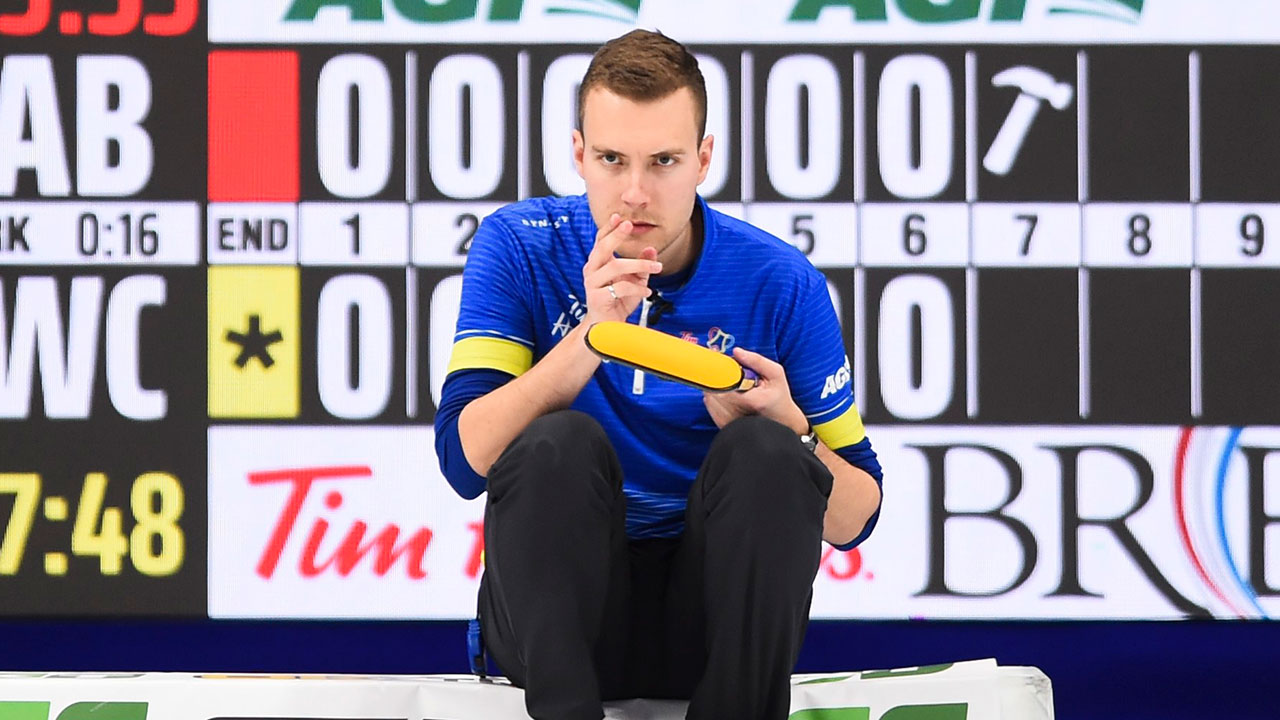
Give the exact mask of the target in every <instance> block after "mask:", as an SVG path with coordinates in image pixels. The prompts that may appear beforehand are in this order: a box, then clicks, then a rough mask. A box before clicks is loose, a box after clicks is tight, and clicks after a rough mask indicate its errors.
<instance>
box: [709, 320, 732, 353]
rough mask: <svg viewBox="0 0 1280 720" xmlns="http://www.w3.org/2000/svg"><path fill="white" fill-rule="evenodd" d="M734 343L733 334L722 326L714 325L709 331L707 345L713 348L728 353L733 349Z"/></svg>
mask: <svg viewBox="0 0 1280 720" xmlns="http://www.w3.org/2000/svg"><path fill="white" fill-rule="evenodd" d="M733 344H734V343H733V336H732V335H730V334H729V333H727V332H725V331H723V330H721V329H720V328H718V327H713V328H711V329H710V330H708V331H707V347H709V348H711V349H712V350H715V351H717V352H722V353H725V354H726V355H727V354H729V353H730V352H732V351H733Z"/></svg>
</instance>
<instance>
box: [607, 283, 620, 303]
mask: <svg viewBox="0 0 1280 720" xmlns="http://www.w3.org/2000/svg"><path fill="white" fill-rule="evenodd" d="M604 289H605V290H608V291H609V297H611V298H613V299H614V300H617V299H618V293H616V292H614V290H613V283H609V284H608V285H605V286H604Z"/></svg>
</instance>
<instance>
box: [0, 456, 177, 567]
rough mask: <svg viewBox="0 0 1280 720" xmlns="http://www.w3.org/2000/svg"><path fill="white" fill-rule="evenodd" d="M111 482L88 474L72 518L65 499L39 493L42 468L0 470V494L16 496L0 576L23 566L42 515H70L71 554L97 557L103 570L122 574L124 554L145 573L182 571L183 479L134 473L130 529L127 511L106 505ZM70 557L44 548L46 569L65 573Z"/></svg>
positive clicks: (50, 518)
mask: <svg viewBox="0 0 1280 720" xmlns="http://www.w3.org/2000/svg"><path fill="white" fill-rule="evenodd" d="M107 483H108V478H107V475H106V473H102V472H90V473H87V474H85V476H84V482H83V483H82V484H81V486H80V497H79V499H78V500H76V502H75V504H74V518H72V512H71V510H72V507H71V506H69V505H68V501H67V498H65V497H61V496H58V495H48V496H44V497H43V498H42V497H41V486H42V484H43V483H42V479H41V476H40V475H39V474H38V473H0V496H3V495H12V496H13V511H12V512H11V513H10V514H9V519H8V521H7V522H6V523H5V525H4V534H3V535H2V536H0V576H4V575H16V574H17V573H18V571H19V570H20V569H21V567H22V563H23V562H24V560H25V559H26V558H25V557H24V555H25V554H26V549H27V539H28V538H29V537H30V536H31V530H32V528H33V527H34V526H35V523H36V522H37V521H38V520H41V519H43V521H45V522H48V523H62V522H65V521H67V520H68V519H72V524H71V534H70V537H69V540H70V543H69V544H70V550H71V553H72V554H73V555H75V556H77V557H97V558H98V568H99V572H100V573H101V574H102V575H119V574H120V573H121V572H122V570H123V569H124V562H125V560H124V558H125V556H126V555H127V556H128V557H129V562H130V563H131V564H132V566H133V568H134V569H135V570H136V571H138V572H139V573H141V574H143V575H147V576H151V577H164V576H168V575H173V574H174V573H176V572H178V570H179V569H181V568H182V563H183V559H184V556H185V554H186V540H185V536H184V534H183V532H182V526H181V525H180V524H179V520H180V519H181V518H182V511H183V507H184V505H185V496H184V493H183V490H182V483H180V482H179V481H178V479H177V478H176V477H174V476H173V475H170V474H168V473H164V472H147V473H142V474H141V475H138V476H137V477H136V478H134V480H133V485H132V487H131V489H130V493H129V510H130V512H131V513H132V515H133V520H134V524H133V527H132V530H131V531H130V532H129V533H128V534H126V533H125V524H124V512H123V511H122V510H121V509H120V508H118V507H111V506H105V502H104V500H105V497H106V492H107ZM42 501H43V502H42ZM67 561H68V558H67V556H66V554H64V553H60V552H48V553H45V555H44V570H45V574H46V575H65V574H66V573H67V564H68V563H67Z"/></svg>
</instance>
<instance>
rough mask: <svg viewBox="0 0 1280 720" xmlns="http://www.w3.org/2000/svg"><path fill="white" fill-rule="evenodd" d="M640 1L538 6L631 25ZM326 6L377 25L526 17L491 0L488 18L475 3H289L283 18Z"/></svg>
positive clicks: (511, 3) (515, 3)
mask: <svg viewBox="0 0 1280 720" xmlns="http://www.w3.org/2000/svg"><path fill="white" fill-rule="evenodd" d="M641 2H643V0H545V2H538V0H535V2H534V3H533V4H535V5H539V6H541V10H542V12H543V13H544V14H547V15H579V16H588V17H596V18H601V19H604V20H616V21H618V22H622V23H629V24H630V23H635V22H636V20H637V19H638V18H639V16H640V3H641ZM327 7H337V8H345V9H346V11H347V12H348V13H349V15H350V19H351V20H362V21H369V22H379V21H381V20H383V19H384V18H385V16H386V13H387V12H391V13H392V14H395V15H398V16H400V17H402V18H404V19H405V20H408V21H410V22H417V23H447V22H459V21H464V20H479V19H485V20H489V21H494V22H513V21H519V20H520V19H521V18H522V17H525V16H526V9H525V0H493V1H492V2H491V3H489V14H488V17H484V18H482V17H481V16H480V15H479V11H480V9H479V3H478V2H477V0H445V1H444V2H427V0H391V1H390V2H387V1H386V0H293V2H292V3H291V4H290V5H289V9H288V10H287V11H285V14H284V19H285V20H293V21H313V20H315V19H316V15H317V14H318V13H319V12H320V11H321V10H323V9H324V8H327Z"/></svg>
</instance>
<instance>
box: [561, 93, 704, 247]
mask: <svg viewBox="0 0 1280 720" xmlns="http://www.w3.org/2000/svg"><path fill="white" fill-rule="evenodd" d="M584 103H585V105H584V107H583V113H582V116H583V117H582V131H581V132H579V131H577V130H574V132H573V156H574V163H575V164H576V165H577V167H578V174H580V175H581V176H582V179H583V180H584V181H586V185H587V203H588V204H589V205H590V206H591V216H592V217H593V218H594V219H595V221H596V225H597V226H600V227H607V226H608V223H609V218H610V216H611V215H613V213H618V214H619V215H621V216H622V219H623V220H630V221H631V222H632V224H633V225H634V228H633V230H632V233H631V237H630V238H628V239H627V240H626V241H624V242H623V243H622V245H621V246H620V247H619V248H618V254H619V255H622V256H624V257H639V255H640V253H641V251H643V250H644V249H645V248H646V247H652V248H654V249H656V250H657V251H658V259H659V260H661V261H662V262H663V264H664V265H666V267H665V268H664V272H674V271H676V270H679V269H681V268H683V267H684V266H686V265H687V264H688V262H689V261H691V260H692V251H693V248H692V240H691V232H690V217H691V216H692V214H693V204H694V197H695V194H696V192H697V188H698V185H699V184H701V183H702V181H703V180H704V179H705V178H706V177H707V168H708V167H709V166H710V164H711V145H712V138H711V136H707V137H706V138H703V140H702V141H701V142H699V141H698V127H697V124H696V123H695V108H694V100H693V93H692V92H690V91H689V89H688V88H681V89H680V90H677V91H676V92H674V93H671V94H670V95H668V96H666V97H664V98H662V99H660V100H654V101H652V102H635V101H633V100H628V99H626V98H624V97H621V96H619V95H615V94H614V93H612V92H610V91H609V90H606V89H604V88H595V89H593V90H591V91H590V92H589V93H587V97H586V99H585V100H584Z"/></svg>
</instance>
